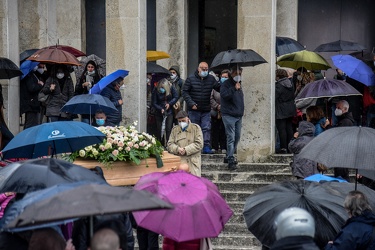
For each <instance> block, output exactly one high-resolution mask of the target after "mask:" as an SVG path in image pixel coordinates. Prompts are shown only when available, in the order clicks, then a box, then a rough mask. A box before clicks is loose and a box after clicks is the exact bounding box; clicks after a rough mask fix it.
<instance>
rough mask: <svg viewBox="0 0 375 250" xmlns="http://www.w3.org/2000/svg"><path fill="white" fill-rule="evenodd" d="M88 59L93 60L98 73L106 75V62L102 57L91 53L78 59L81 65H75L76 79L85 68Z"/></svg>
mask: <svg viewBox="0 0 375 250" xmlns="http://www.w3.org/2000/svg"><path fill="white" fill-rule="evenodd" d="M89 61H94V62H95V64H96V67H97V68H98V70H99V74H100V75H101V76H105V75H106V62H105V60H104V59H102V58H100V57H98V56H97V55H95V54H91V55H89V56H86V57H82V59H81V60H80V62H81V66H78V67H76V77H77V79H79V78H80V77H81V76H82V73H83V71H84V70H85V67H86V64H87V63H88V62H89Z"/></svg>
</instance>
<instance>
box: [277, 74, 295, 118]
mask: <svg viewBox="0 0 375 250" xmlns="http://www.w3.org/2000/svg"><path fill="white" fill-rule="evenodd" d="M275 106H276V119H285V118H289V117H293V116H295V115H296V105H295V104H294V89H293V84H292V82H291V81H290V80H289V79H288V78H287V77H284V78H282V79H279V80H278V81H277V82H276V86H275Z"/></svg>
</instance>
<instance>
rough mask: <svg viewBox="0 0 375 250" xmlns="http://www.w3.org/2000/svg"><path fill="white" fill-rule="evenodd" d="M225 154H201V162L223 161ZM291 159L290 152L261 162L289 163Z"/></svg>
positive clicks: (269, 157)
mask: <svg viewBox="0 0 375 250" xmlns="http://www.w3.org/2000/svg"><path fill="white" fill-rule="evenodd" d="M224 157H225V154H202V162H223V159H224ZM292 159H293V155H292V154H274V155H270V156H268V157H267V158H266V159H264V160H262V161H261V162H274V163H289V162H291V161H292Z"/></svg>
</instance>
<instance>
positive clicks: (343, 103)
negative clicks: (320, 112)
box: [338, 100, 349, 111]
mask: <svg viewBox="0 0 375 250" xmlns="http://www.w3.org/2000/svg"><path fill="white" fill-rule="evenodd" d="M338 103H340V104H342V106H343V107H344V108H345V110H346V111H348V110H349V103H348V102H347V101H345V100H340V101H339V102H338Z"/></svg>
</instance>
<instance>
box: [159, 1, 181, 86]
mask: <svg viewBox="0 0 375 250" xmlns="http://www.w3.org/2000/svg"><path fill="white" fill-rule="evenodd" d="M187 5H188V4H187V1H176V0H158V1H157V2H156V18H157V19H156V30H157V33H156V47H157V50H161V51H165V52H167V53H169V54H170V55H171V58H169V59H163V60H159V61H158V62H157V63H158V64H160V65H162V66H163V67H165V68H169V67H170V66H172V65H178V66H180V74H181V78H183V79H185V78H186V75H187V69H186V65H187V48H188V44H187V41H188V39H187V23H188V21H187V20H188V13H187V12H188V6H187Z"/></svg>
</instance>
